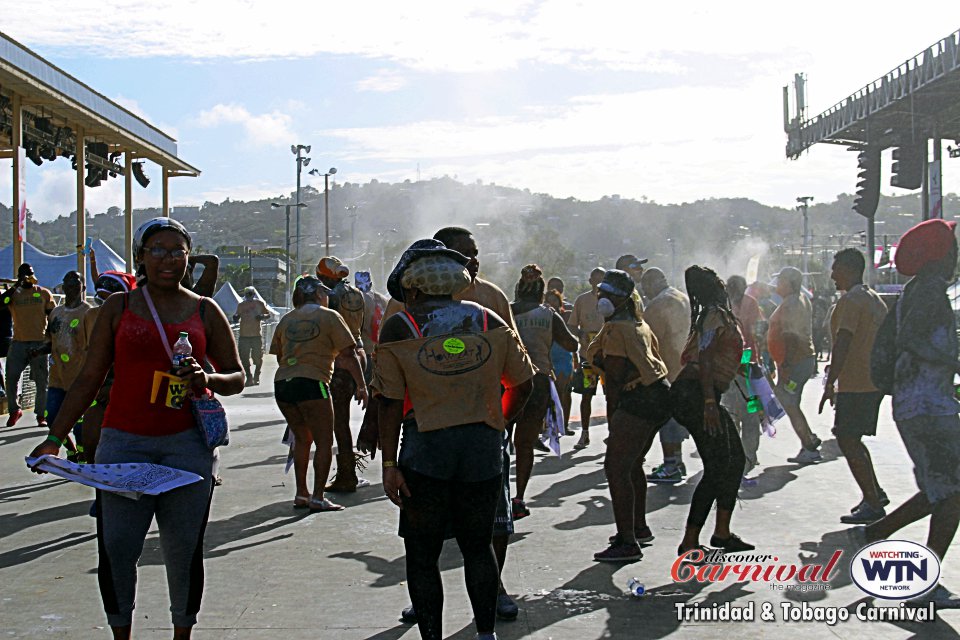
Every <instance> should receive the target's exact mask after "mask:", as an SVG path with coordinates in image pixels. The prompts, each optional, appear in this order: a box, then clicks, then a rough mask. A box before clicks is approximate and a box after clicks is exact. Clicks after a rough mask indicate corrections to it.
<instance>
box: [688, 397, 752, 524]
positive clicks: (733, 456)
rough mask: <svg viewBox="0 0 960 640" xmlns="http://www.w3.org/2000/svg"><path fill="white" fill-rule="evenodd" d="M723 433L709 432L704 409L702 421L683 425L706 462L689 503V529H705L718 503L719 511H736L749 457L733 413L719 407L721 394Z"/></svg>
mask: <svg viewBox="0 0 960 640" xmlns="http://www.w3.org/2000/svg"><path fill="white" fill-rule="evenodd" d="M716 401H717V408H718V409H719V411H718V413H719V414H720V431H719V432H718V433H717V434H715V435H710V434H708V433H707V431H706V429H705V428H704V426H703V410H701V411H700V412H699V414H700V419H699V421H692V423H691V424H686V425H684V426H686V427H687V429H688V430H689V431H690V435H692V436H693V441H694V442H695V443H696V445H697V451H698V452H699V453H700V459H701V460H702V461H703V477H702V478H700V482H699V483H698V484H697V488H696V489H695V490H694V492H693V498H692V499H691V501H690V515H689V517H688V518H687V526H688V527H697V528H702V527H703V525H704V524H705V523H706V522H707V516H708V515H709V514H710V509H711V508H712V507H713V502H714V500H716V502H717V508H718V509H724V510H727V511H733V508H734V507H735V506H736V504H737V491H739V490H740V480H741V478H742V476H743V465H744V463H745V462H746V455H745V454H744V453H743V444H742V443H741V442H740V435H739V434H738V433H737V427H736V425H735V424H734V423H733V418H731V417H730V413H729V412H727V410H726V409H725V408H724V407H723V406H721V405H720V393H719V392H718V393H717V394H716Z"/></svg>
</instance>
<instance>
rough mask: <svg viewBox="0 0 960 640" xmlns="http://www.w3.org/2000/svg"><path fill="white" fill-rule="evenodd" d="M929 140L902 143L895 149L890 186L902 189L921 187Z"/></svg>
mask: <svg viewBox="0 0 960 640" xmlns="http://www.w3.org/2000/svg"><path fill="white" fill-rule="evenodd" d="M926 153H927V141H926V140H924V141H923V142H920V143H914V144H909V145H901V146H899V147H897V148H896V149H894V150H893V167H892V168H891V174H892V175H891V176H890V186H892V187H900V188H901V189H919V188H920V185H922V184H923V159H924V156H925V155H926Z"/></svg>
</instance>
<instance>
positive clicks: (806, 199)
mask: <svg viewBox="0 0 960 640" xmlns="http://www.w3.org/2000/svg"><path fill="white" fill-rule="evenodd" d="M812 201H813V196H800V197H799V198H797V202H799V203H800V205H799V206H798V207H797V210H798V211H800V213H802V214H803V244H802V245H801V248H800V253H801V261H802V263H803V284H804V286H807V272H808V271H810V268H809V267H810V262H809V260H810V218H809V216H808V215H807V214H808V208H809V205H810V202H812Z"/></svg>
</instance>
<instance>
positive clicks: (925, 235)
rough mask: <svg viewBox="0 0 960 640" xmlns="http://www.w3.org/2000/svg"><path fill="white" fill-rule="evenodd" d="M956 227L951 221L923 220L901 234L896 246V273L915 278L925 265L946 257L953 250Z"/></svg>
mask: <svg viewBox="0 0 960 640" xmlns="http://www.w3.org/2000/svg"><path fill="white" fill-rule="evenodd" d="M956 226H957V223H956V222H953V221H952V220H951V221H949V222H947V221H946V220H941V219H939V218H934V219H932V220H924V221H923V222H921V223H920V224H918V225H916V226H915V227H913V228H912V229H910V230H909V231H907V232H906V233H905V234H903V237H902V238H900V244H899V245H898V246H897V255H896V263H897V271H899V272H900V273H901V274H903V275H905V276H915V275H917V274H918V273H919V272H920V270H921V269H923V268H924V267H925V266H926V265H928V264H930V263H931V262H936V261H937V260H940V259H941V258H943V257H944V256H945V255H947V254H948V253H949V252H950V249H951V248H953V244H954V235H953V229H954V227H956Z"/></svg>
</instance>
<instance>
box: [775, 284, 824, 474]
mask: <svg viewBox="0 0 960 640" xmlns="http://www.w3.org/2000/svg"><path fill="white" fill-rule="evenodd" d="M802 283H803V274H802V273H801V272H800V270H799V269H797V268H796V267H784V268H783V269H781V270H780V273H779V274H777V294H778V295H779V296H780V297H781V298H782V299H783V302H781V303H780V306H779V307H777V310H776V311H774V312H773V314H772V315H771V316H770V330H769V332H768V334H767V347H768V349H769V350H770V356H771V357H772V358H773V361H774V362H775V363H776V365H777V384H776V386H775V387H774V389H773V391H774V393H775V394H776V396H777V400H779V401H780V404H781V405H783V410H784V411H786V413H787V417H788V418H790V424H791V425H793V430H794V431H795V432H796V434H797V437H798V438H800V444H801V445H802V446H801V449H800V453H798V454H797V455H796V456H794V457H793V458H787V461H788V462H793V463H796V464H811V463H814V462H820V460H821V456H820V444H821V443H820V438H818V437H817V436H816V435H814V433H813V431H811V430H810V424H809V423H808V422H807V417H806V416H805V415H804V413H803V409H801V408H800V401H801V400H802V398H803V388H804V386H806V384H807V381H809V380H810V378H811V376H813V374H814V372H815V371H816V369H817V358H816V356H815V355H814V351H813V334H812V331H813V325H812V322H813V315H812V314H813V311H812V308H811V306H810V301H809V300H807V297H806V296H805V295H804V293H803V291H802V288H803V287H802Z"/></svg>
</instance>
